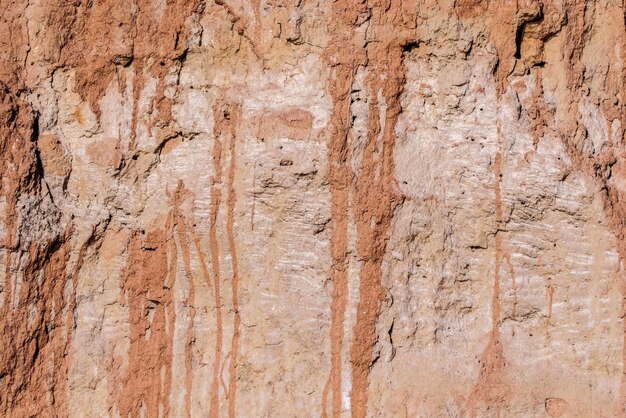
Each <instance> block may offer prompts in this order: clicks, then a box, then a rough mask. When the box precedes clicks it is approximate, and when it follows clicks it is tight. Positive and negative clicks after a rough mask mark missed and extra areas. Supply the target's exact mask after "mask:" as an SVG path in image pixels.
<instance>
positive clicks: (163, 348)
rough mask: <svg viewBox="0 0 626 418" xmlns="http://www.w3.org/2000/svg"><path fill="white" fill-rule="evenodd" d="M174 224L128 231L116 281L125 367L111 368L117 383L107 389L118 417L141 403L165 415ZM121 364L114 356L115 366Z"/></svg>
mask: <svg viewBox="0 0 626 418" xmlns="http://www.w3.org/2000/svg"><path fill="white" fill-rule="evenodd" d="M174 222H175V220H174V219H172V216H170V217H169V219H168V221H167V227H166V229H165V230H162V229H158V228H155V229H154V230H151V231H146V233H145V235H143V234H142V233H141V232H140V231H133V232H132V233H131V236H130V242H129V244H128V264H127V267H126V270H125V271H124V273H123V275H122V280H121V283H120V301H121V302H122V304H123V305H125V306H127V308H128V317H129V326H130V329H129V339H130V346H129V349H128V353H127V356H128V360H127V362H128V366H127V367H126V368H125V369H124V370H119V371H117V374H118V376H116V380H117V382H118V384H116V385H114V386H113V387H112V393H111V396H112V397H113V401H114V402H116V403H117V408H118V411H119V413H120V414H121V415H122V416H127V415H129V414H130V415H132V416H138V415H139V412H140V410H141V409H142V407H143V408H145V413H146V416H148V417H156V416H158V413H159V408H160V407H162V408H163V411H164V414H165V415H167V414H169V409H170V404H169V393H170V389H171V385H172V338H173V323H174V321H175V311H174V305H173V301H172V293H171V289H172V286H173V283H174V281H175V280H176V277H175V274H176V273H175V271H176V269H175V267H173V264H175V263H176V259H177V257H176V246H175V245H174V244H173V236H172V234H173V230H174V228H175V225H174ZM168 249H169V252H170V254H169V255H170V257H169V259H170V260H173V261H172V263H171V265H170V266H168V262H167V261H168V254H167V253H168ZM167 323H170V324H171V326H170V327H168V326H167ZM122 362H123V360H122V359H117V360H116V363H117V367H118V368H120V366H121V363H122Z"/></svg>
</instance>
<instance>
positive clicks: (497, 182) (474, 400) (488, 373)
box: [468, 120, 509, 417]
mask: <svg viewBox="0 0 626 418" xmlns="http://www.w3.org/2000/svg"><path fill="white" fill-rule="evenodd" d="M497 136H498V144H497V146H498V148H497V152H496V156H495V160H494V164H493V171H494V194H495V221H496V234H495V269H494V278H493V290H492V296H491V332H490V333H489V342H488V343H487V347H486V348H485V350H484V351H483V353H482V355H481V356H480V365H481V367H480V371H479V376H478V380H477V382H476V383H475V385H474V390H473V392H472V393H471V394H470V398H469V402H468V406H469V409H470V411H469V413H470V416H472V417H475V416H476V408H477V406H478V404H479V403H484V404H486V405H487V407H488V408H496V411H497V413H498V414H499V411H500V409H501V406H502V404H503V403H504V402H505V401H506V398H507V395H508V392H509V388H508V386H507V384H506V383H505V382H504V381H503V376H502V373H503V371H504V370H505V367H506V360H505V357H504V351H503V349H502V344H501V342H500V308H501V307H500V268H501V259H502V232H501V228H502V191H501V182H502V147H503V144H502V127H501V125H500V121H499V120H498V121H497Z"/></svg>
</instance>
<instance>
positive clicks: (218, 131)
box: [209, 101, 230, 418]
mask: <svg viewBox="0 0 626 418" xmlns="http://www.w3.org/2000/svg"><path fill="white" fill-rule="evenodd" d="M229 116H230V114H229V111H228V109H227V108H226V106H225V105H224V103H223V102H221V101H218V102H217V103H216V104H215V106H214V108H213V124H214V125H213V141H214V142H213V155H212V158H213V170H214V177H213V184H212V186H211V219H210V224H209V249H210V251H211V263H212V266H213V289H214V295H215V323H216V336H215V352H214V359H213V382H212V383H211V398H210V399H211V405H210V408H209V417H210V418H217V417H218V416H219V411H220V407H219V402H220V399H219V375H220V364H221V361H222V340H223V325H222V294H221V277H220V261H219V257H220V254H219V245H218V241H217V216H218V212H219V207H220V202H221V198H222V191H221V183H222V132H223V131H224V130H225V127H226V126H227V120H228V117H229Z"/></svg>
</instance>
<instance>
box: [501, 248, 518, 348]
mask: <svg viewBox="0 0 626 418" xmlns="http://www.w3.org/2000/svg"><path fill="white" fill-rule="evenodd" d="M504 259H505V260H506V263H507V265H508V266H509V274H510V275H511V288H513V309H512V310H511V318H513V320H515V316H516V315H517V283H516V281H515V270H513V264H512V263H511V254H509V253H508V252H507V253H505V254H504ZM511 333H512V335H513V336H515V328H512V330H511Z"/></svg>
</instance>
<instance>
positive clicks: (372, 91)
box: [322, 1, 412, 418]
mask: <svg viewBox="0 0 626 418" xmlns="http://www.w3.org/2000/svg"><path fill="white" fill-rule="evenodd" d="M405 6H407V5H403V4H402V3H401V2H399V1H391V2H384V1H373V2H363V1H359V2H356V3H355V2H347V1H338V2H335V3H334V4H333V5H332V6H331V7H332V11H331V13H332V19H333V28H332V31H331V33H332V34H333V36H334V37H335V38H334V41H333V42H331V47H330V48H329V49H328V51H327V54H326V55H325V57H326V59H327V60H328V62H329V65H330V67H331V79H330V84H329V88H328V91H329V93H330V95H331V97H332V99H333V112H332V116H331V123H330V131H329V135H330V138H329V147H328V148H329V156H328V159H329V177H330V186H331V187H330V189H331V217H332V221H333V224H332V231H331V256H332V267H331V271H330V280H331V281H332V283H333V293H332V302H331V371H330V377H329V382H327V384H326V387H325V389H324V393H323V396H322V414H323V415H325V414H326V407H327V404H326V402H327V401H326V398H327V395H328V391H329V390H330V389H332V399H333V407H332V412H333V417H338V416H340V414H341V364H342V359H341V348H342V345H343V335H344V329H343V322H344V317H345V310H346V304H347V272H346V255H347V236H346V232H347V225H348V220H347V211H348V198H349V192H352V193H353V199H354V205H353V215H354V219H355V224H356V230H357V248H356V251H357V255H358V257H359V260H360V261H361V268H360V273H359V301H358V303H357V308H356V312H357V313H356V322H355V324H354V328H353V330H352V333H353V338H352V344H351V347H350V363H351V367H352V370H351V372H352V373H351V375H352V388H351V392H350V403H351V413H352V416H353V417H354V418H363V417H365V416H366V415H367V402H368V386H369V385H368V377H369V369H370V367H371V364H372V353H373V348H374V344H375V341H376V321H377V318H378V315H379V310H380V305H381V301H382V299H383V297H384V289H383V286H382V276H383V271H382V262H383V258H384V256H385V251H386V244H387V238H388V237H387V231H388V229H389V226H390V225H391V218H392V216H393V213H394V211H395V209H396V207H397V206H398V205H399V204H400V203H401V200H402V198H401V196H400V195H399V194H397V193H396V191H395V190H394V188H393V187H394V184H395V182H394V178H393V172H394V163H393V147H394V143H395V139H396V138H395V126H396V122H397V119H398V115H399V114H400V112H401V105H400V96H401V94H402V91H403V88H404V83H405V72H406V70H405V68H404V64H403V47H404V45H406V44H407V39H409V40H410V39H412V38H411V36H410V35H407V34H406V33H404V34H401V32H402V31H401V30H398V31H397V32H390V31H388V30H386V29H384V28H388V27H389V26H394V27H397V28H399V29H400V28H401V27H402V26H403V25H404V24H406V21H405V19H406V20H408V21H410V20H411V16H412V15H411V13H405V11H406V10H405V9H403V7H405ZM364 15H368V16H370V17H371V20H372V26H371V28H372V33H371V36H373V37H374V38H376V39H377V42H372V43H370V44H368V47H367V50H366V51H364V50H362V49H361V48H355V45H356V44H357V43H358V42H359V39H358V36H357V35H356V33H355V32H354V22H356V21H357V20H358V19H359V17H360V16H361V17H362V16H364ZM377 28H383V29H381V30H380V31H379V30H378V29H377ZM409 32H410V31H409ZM407 36H408V38H407ZM365 64H367V69H368V76H367V78H366V88H367V92H368V101H369V114H368V120H367V126H368V137H367V140H366V143H365V146H364V150H363V153H362V158H361V161H360V162H359V164H358V172H357V173H351V170H350V164H349V158H350V157H351V156H350V152H349V150H350V146H351V145H350V141H349V139H350V129H351V125H352V120H351V119H352V118H351V114H350V105H351V97H350V95H351V92H352V83H353V79H354V77H355V71H356V68H358V67H359V66H360V65H365ZM379 97H381V100H382V102H380V103H379ZM381 121H382V123H383V125H382V126H381ZM379 137H380V138H382V140H381V141H380V143H379V142H378V140H379ZM329 388H330V389H329Z"/></svg>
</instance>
